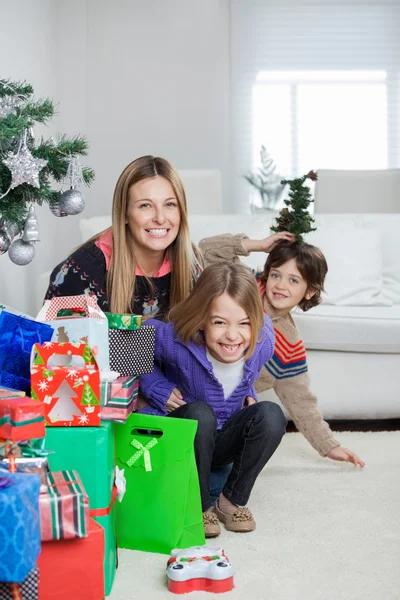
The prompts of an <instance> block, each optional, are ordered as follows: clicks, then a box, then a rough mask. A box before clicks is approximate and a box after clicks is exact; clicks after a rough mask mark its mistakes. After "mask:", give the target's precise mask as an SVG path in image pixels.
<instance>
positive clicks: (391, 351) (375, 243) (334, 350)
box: [39, 213, 400, 420]
mask: <svg viewBox="0 0 400 600" xmlns="http://www.w3.org/2000/svg"><path fill="white" fill-rule="evenodd" d="M275 216H276V215H275V214H274V213H268V214H262V215H237V214H220V215H215V214H214V215H211V214H210V215H191V216H190V219H189V221H190V229H191V236H192V239H193V241H194V242H196V243H198V242H199V241H200V240H201V239H202V238H203V237H207V236H211V235H218V234H220V233H227V232H229V233H240V232H244V233H247V234H248V235H249V236H250V237H253V238H256V239H259V238H262V237H265V236H266V235H268V233H269V227H270V225H271V223H272V221H273V219H274V217H275ZM110 223H111V220H110V217H93V218H91V219H81V221H80V230H81V237H82V241H84V240H86V239H88V238H89V237H90V236H92V235H93V234H95V233H96V232H98V231H101V230H102V229H105V228H106V227H107V226H109V225H110ZM316 223H317V226H318V231H317V232H316V233H315V234H311V236H310V238H309V240H308V241H309V242H310V243H315V245H318V246H319V247H320V248H321V249H322V250H323V252H324V253H325V255H326V257H327V259H328V265H329V274H328V279H327V282H326V283H327V285H326V289H327V295H326V297H325V298H324V303H323V304H322V305H320V306H318V307H316V308H313V309H311V310H310V311H309V312H307V313H302V311H300V310H298V309H295V311H294V317H295V319H296V322H297V323H298V326H299V328H300V331H301V333H302V337H303V340H304V343H305V346H306V348H307V351H308V352H307V356H308V363H309V374H310V378H311V387H312V390H313V391H314V393H315V394H316V395H317V396H318V401H319V405H320V407H321V409H322V411H323V414H324V416H325V418H326V419H340V420H341V419H388V418H399V417H400V393H399V392H400V386H399V378H398V372H400V237H399V235H398V232H399V231H400V214H385V215H380V214H370V215H348V214H346V215H336V214H332V215H316ZM265 258H266V255H265V254H262V253H253V254H252V255H251V256H250V257H248V258H245V259H244V262H245V263H246V264H248V265H249V266H250V267H252V268H257V267H258V266H262V265H263V264H264V262H265ZM46 279H47V281H48V274H47V277H44V278H43V279H42V283H41V286H43V284H46V281H45V280H46ZM39 293H42V290H41V292H39ZM327 302H333V303H334V304H329V303H327ZM262 397H263V398H265V399H266V398H268V399H272V400H274V401H278V399H277V397H276V396H275V394H274V392H273V391H270V392H265V393H264V394H263V395H262ZM278 402H279V401H278Z"/></svg>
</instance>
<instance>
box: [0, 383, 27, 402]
mask: <svg viewBox="0 0 400 600" xmlns="http://www.w3.org/2000/svg"><path fill="white" fill-rule="evenodd" d="M23 396H25V392H22V391H21V390H13V389H12V388H9V387H3V386H0V400H2V399H3V398H21V397H23Z"/></svg>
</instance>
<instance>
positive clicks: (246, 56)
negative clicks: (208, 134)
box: [231, 0, 400, 212]
mask: <svg viewBox="0 0 400 600" xmlns="http://www.w3.org/2000/svg"><path fill="white" fill-rule="evenodd" d="M399 40H400V2H399V0H381V1H380V2H377V1H375V2H372V1H368V0H364V1H361V0H336V1H333V0H232V4H231V61H232V62H231V90H232V166H233V172H234V175H235V184H234V186H233V187H234V199H235V205H236V210H238V211H239V212H243V211H244V212H246V211H247V209H248V198H249V187H248V184H246V182H245V181H244V179H243V177H242V175H243V173H245V172H246V171H248V170H249V169H251V168H254V166H255V165H256V163H257V152H256V151H257V145H258V144H261V143H263V144H264V145H265V146H266V147H267V150H269V151H270V150H271V148H269V144H268V141H269V140H268V136H269V132H270V137H272V134H273V135H274V136H275V137H274V140H275V144H276V140H277V139H278V140H279V142H280V145H281V149H280V150H279V148H278V149H277V152H278V154H279V152H281V153H282V157H283V155H285V156H286V162H285V160H284V159H283V158H282V157H281V160H280V163H281V164H280V167H281V168H282V169H283V171H284V172H282V175H284V176H297V175H301V174H303V173H302V171H301V169H302V168H304V166H305V165H304V161H305V160H306V158H307V156H310V157H314V159H315V157H317V161H318V160H320V161H322V162H323V161H324V162H323V167H324V168H338V167H337V165H340V168H349V169H351V168H382V167H387V168H397V167H400V43H399ZM284 85H286V86H287V87H286V88H282V86H284ZM272 86H275V87H272ZM279 86H281V88H279ZM284 89H285V90H286V92H284V91H283V90H284ZM275 96H276V97H275ZM274 98H275V99H274ZM263 106H265V118H264V121H265V123H264V128H265V131H261V130H262V129H263V126H262V125H260V119H261V118H262V111H263ZM340 111H342V112H340ZM314 114H315V118H314ZM260 115H261V117H260ZM341 115H343V117H346V118H347V119H348V122H347V125H346V121H345V120H344V119H341V118H340V116H341ZM352 115H354V118H353V117H352ZM333 117H336V118H337V119H338V123H339V126H338V127H340V124H341V126H342V133H341V135H342V137H343V143H342V149H343V156H339V153H340V148H339V147H338V148H337V149H336V150H335V151H334V152H333V151H332V148H331V153H329V148H328V143H329V136H330V135H332V136H333V137H335V133H336V138H337V139H336V141H337V140H338V139H339V138H340V136H339V135H338V134H337V131H336V132H335V129H336V130H337V129H338V127H336V126H335V127H331V130H329V128H327V129H326V131H327V133H326V139H325V138H323V139H322V140H321V137H320V138H318V132H321V131H322V130H324V127H325V128H326V127H327V125H328V124H329V120H330V119H331V120H332V119H333ZM257 119H258V121H257ZM257 123H258V125H257ZM353 124H354V127H353ZM273 132H275V133H273ZM320 135H322V134H321V133H320ZM313 136H314V137H315V143H316V145H319V146H320V152H317V151H316V150H314V151H313V149H312V145H313V140H314V137H313ZM352 136H353V137H356V136H359V138H360V139H361V138H362V147H363V149H364V159H363V160H362V157H360V156H357V152H356V151H354V152H351V151H348V147H349V144H350V148H351V147H352V146H351V144H353V143H354V144H353V145H354V148H357V143H358V144H360V139H352ZM365 140H368V141H369V144H370V149H371V153H370V156H367V151H366V150H365ZM307 142H308V146H311V149H310V148H308V149H307V147H308V146H307ZM325 142H326V143H325ZM324 143H325V148H323V145H324ZM288 146H290V148H289V147H288ZM346 149H347V154H346ZM307 152H309V154H307ZM332 152H333V154H332ZM302 156H303V160H302ZM288 157H289V158H288ZM339 159H340V160H339ZM360 160H361V163H362V164H361V166H360ZM357 161H358V162H357ZM278 162H279V161H278ZM330 163H332V164H331V166H330ZM363 165H364V166H363ZM309 168H314V169H318V168H321V164H318V163H317V164H312V165H310V166H309Z"/></svg>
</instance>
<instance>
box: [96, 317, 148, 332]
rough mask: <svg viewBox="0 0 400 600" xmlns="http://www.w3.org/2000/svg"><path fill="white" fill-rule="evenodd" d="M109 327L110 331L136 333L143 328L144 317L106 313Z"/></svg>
mask: <svg viewBox="0 0 400 600" xmlns="http://www.w3.org/2000/svg"><path fill="white" fill-rule="evenodd" d="M105 315H106V317H107V319H108V327H109V328H110V329H129V330H130V331H136V329H140V328H141V326H142V315H118V314H116V313H111V312H106V313H105Z"/></svg>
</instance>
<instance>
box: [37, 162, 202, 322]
mask: <svg viewBox="0 0 400 600" xmlns="http://www.w3.org/2000/svg"><path fill="white" fill-rule="evenodd" d="M201 266H202V265H201V259H200V254H199V253H198V252H197V251H196V248H195V247H194V246H193V244H191V242H190V238H189V227H188V222H187V208H186V197H185V192H184V189H183V185H182V182H181V180H180V179H179V175H178V173H177V172H176V171H175V169H173V167H172V166H171V165H170V164H169V162H168V161H166V160H165V159H164V158H157V157H153V156H142V157H141V158H138V159H136V160H134V161H133V162H131V163H130V164H129V165H128V166H127V167H126V168H125V169H124V171H123V172H122V174H121V176H120V177H119V179H118V182H117V185H116V187H115V192H114V200H113V208H112V226H111V227H110V228H109V229H106V230H105V231H103V232H102V233H99V234H98V235H96V236H94V237H93V238H91V239H90V240H89V241H87V242H86V243H85V244H83V245H82V246H80V247H79V248H78V249H77V250H76V251H75V252H73V253H72V254H71V255H70V256H69V257H68V258H67V259H66V260H65V261H64V262H63V263H61V264H60V265H58V266H57V267H56V268H55V269H54V271H53V273H52V275H51V278H50V285H49V288H48V290H47V293H46V298H52V297H53V296H74V295H79V294H84V293H91V294H95V295H96V296H97V301H98V303H99V306H100V308H101V309H102V310H105V311H112V312H116V313H134V314H143V313H144V312H146V314H147V315H149V316H153V317H154V316H156V317H157V319H159V318H163V317H164V316H165V315H166V313H167V312H168V310H169V308H170V307H171V306H174V305H175V304H177V303H178V302H180V301H181V300H183V299H184V298H186V296H187V295H188V294H189V292H190V290H191V289H192V287H193V284H194V281H195V279H196V278H197V276H198V274H199V272H200V270H201Z"/></svg>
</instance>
